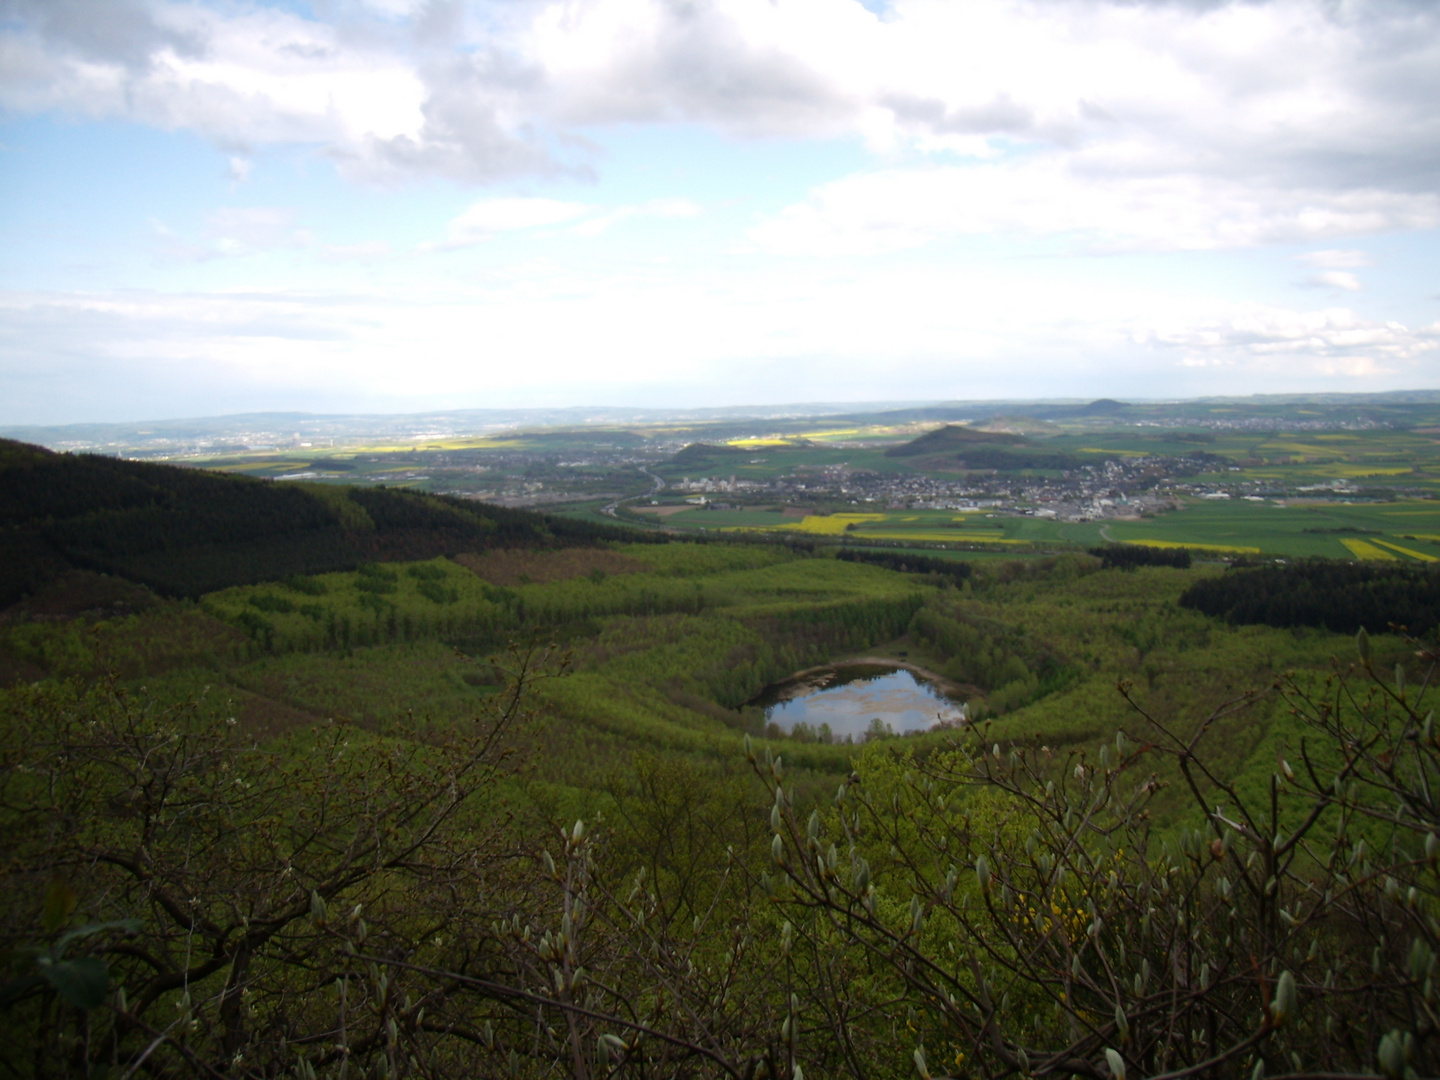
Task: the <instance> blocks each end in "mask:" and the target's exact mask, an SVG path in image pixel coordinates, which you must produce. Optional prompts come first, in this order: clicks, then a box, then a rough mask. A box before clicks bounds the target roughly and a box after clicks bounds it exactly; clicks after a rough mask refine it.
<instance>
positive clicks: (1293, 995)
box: [1270, 971, 1299, 1027]
mask: <svg viewBox="0 0 1440 1080" xmlns="http://www.w3.org/2000/svg"><path fill="white" fill-rule="evenodd" d="M1298 1002H1299V992H1298V991H1297V990H1296V989H1295V976H1294V975H1292V974H1290V972H1289V971H1282V972H1281V973H1280V979H1279V981H1278V982H1277V983H1276V984H1275V1000H1274V1001H1272V1002H1271V1003H1270V1019H1271V1020H1273V1021H1274V1022H1275V1026H1276V1027H1281V1026H1283V1025H1284V1024H1285V1022H1286V1021H1287V1020H1289V1019H1290V1018H1291V1017H1293V1016H1294V1015H1295V1008H1296V1005H1297V1003H1298Z"/></svg>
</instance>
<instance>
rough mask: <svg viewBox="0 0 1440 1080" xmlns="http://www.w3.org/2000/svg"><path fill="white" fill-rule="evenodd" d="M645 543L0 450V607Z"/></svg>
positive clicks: (461, 509)
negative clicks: (494, 552)
mask: <svg viewBox="0 0 1440 1080" xmlns="http://www.w3.org/2000/svg"><path fill="white" fill-rule="evenodd" d="M619 537H625V538H627V539H628V538H637V539H640V538H645V537H644V534H639V535H637V534H635V533H634V532H632V531H631V530H627V529H624V528H622V527H620V526H614V527H607V526H604V525H591V524H588V523H585V522H578V521H573V520H566V519H560V518H550V517H546V516H545V515H542V514H537V513H531V512H527V511H523V510H509V509H505V508H503V507H498V506H490V505H488V504H485V503H479V502H474V501H471V500H465V499H457V498H451V497H448V496H440V495H429V494H422V493H418V492H410V491H397V490H394V489H390V488H384V487H372V488H359V487H340V486H326V485H319V484H295V483H276V482H273V481H267V480H254V479H250V478H248V477H241V476H232V475H228V474H225V473H216V472H206V471H203V470H200V469H186V468H180V467H177V466H174V465H159V464H150V463H146V462H138V461H123V460H120V459H117V458H111V457H102V456H99V455H93V454H56V453H52V452H51V451H49V450H45V449H42V448H40V447H37V446H30V445H27V444H25V443H17V442H11V441H8V440H0V606H3V605H6V604H10V603H13V602H14V601H16V600H18V599H20V598H21V597H22V596H24V595H26V594H27V593H30V592H33V591H34V589H35V588H36V587H37V586H38V585H41V584H43V583H44V582H46V581H48V580H50V579H52V578H55V577H57V576H59V575H60V574H63V573H64V572H66V571H67V570H71V569H82V570H91V571H98V572H101V573H105V574H111V575H114V576H118V577H122V578H126V579H128V580H130V581H134V582H138V583H140V584H143V585H147V586H149V587H150V588H152V589H154V590H155V591H156V592H158V593H161V594H163V595H168V596H199V595H201V594H203V593H206V592H211V591H213V590H215V589H221V588H226V587H228V586H231V585H243V584H249V583H252V582H258V581H268V580H274V579H277V578H282V577H286V576H288V575H291V574H315V573H324V572H328V571H334V570H350V569H354V568H355V567H356V566H357V565H359V564H360V563H362V562H367V561H374V560H382V559H426V558H434V557H435V556H437V555H453V554H457V553H460V552H465V551H484V550H488V549H491V548H534V547H556V546H562V545H566V544H569V545H575V544H585V543H593V542H594V541H596V540H598V539H605V538H619Z"/></svg>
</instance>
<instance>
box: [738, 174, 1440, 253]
mask: <svg viewBox="0 0 1440 1080" xmlns="http://www.w3.org/2000/svg"><path fill="white" fill-rule="evenodd" d="M1101 166H1102V163H1100V162H1094V161H1087V160H1084V159H1075V158H1072V159H1071V160H1070V161H1068V162H1067V161H1065V160H1063V159H1061V158H1060V157H1058V156H1055V155H1046V156H1041V157H1035V158H1030V159H1026V160H1022V161H1018V162H1006V163H1002V164H982V165H972V166H964V167H961V166H945V167H937V168H930V169H908V170H886V171H882V172H874V173H866V174H861V175H857V176H851V177H846V178H845V179H842V180H837V181H834V182H832V183H829V184H825V185H822V186H821V187H819V188H817V189H816V190H815V191H813V192H812V193H811V195H810V197H809V198H808V199H807V200H806V201H805V202H803V203H800V204H798V205H795V206H792V207H790V208H788V209H786V210H785V211H784V212H782V213H781V214H780V215H778V216H777V217H775V218H773V219H771V220H770V221H767V222H764V223H762V224H761V225H759V226H757V227H756V228H754V229H752V230H751V232H750V239H751V241H752V242H753V243H754V244H755V245H756V246H757V247H759V248H761V249H763V250H766V251H770V252H774V253H777V254H789V255H836V254H875V253H879V252H885V251H898V250H904V249H907V248H916V247H920V246H922V245H924V244H927V243H929V242H931V241H932V240H935V239H937V238H942V237H947V236H957V235H975V234H983V233H1020V234H1027V235H1032V236H1038V235H1046V234H1066V233H1076V234H1082V236H1081V237H1080V242H1081V243H1082V244H1083V246H1084V247H1086V248H1089V249H1099V250H1125V249H1131V250H1134V249H1140V250H1211V249H1216V248H1234V247H1252V246H1255V245H1257V244H1265V243H1282V242H1293V241H1303V240H1314V239H1319V238H1324V237H1329V236H1346V235H1356V234H1362V233H1371V232H1383V231H1387V230H1391V229H1400V228H1429V227H1433V226H1434V225H1437V224H1440V196H1437V195H1434V194H1430V193H1416V194H1408V193H1396V192H1389V191H1384V190H1376V189H1364V190H1356V191H1346V192H1330V191H1324V190H1314V189H1311V190H1299V191H1297V190H1293V189H1276V188H1274V187H1269V186H1263V185H1256V184H1245V183H1239V182H1236V181H1230V180H1224V179H1219V178H1214V177H1206V176H1197V175H1169V176H1154V177H1128V176H1123V175H1119V176H1117V175H1114V172H1113V170H1102V167H1101Z"/></svg>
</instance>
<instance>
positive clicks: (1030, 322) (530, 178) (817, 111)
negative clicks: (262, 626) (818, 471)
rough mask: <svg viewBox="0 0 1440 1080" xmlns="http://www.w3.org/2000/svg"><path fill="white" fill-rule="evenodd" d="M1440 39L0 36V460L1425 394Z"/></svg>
mask: <svg viewBox="0 0 1440 1080" xmlns="http://www.w3.org/2000/svg"><path fill="white" fill-rule="evenodd" d="M1437 101H1440V4H1435V3H1433V2H1429V0H1426V2H1418V0H1417V2H1405V0H1390V2H1385V3H1380V2H1367V0H1274V2H1266V0H1244V2H1234V3H1225V2H1212V0H1123V2H1108V0H1024V2H1021V0H866V2H865V3H859V2H856V0H471V2H465V0H311V2H306V0H280V2H275V3H263V2H252V3H242V2H224V0H217V2H171V0H0V424H12V425H19V424H60V423H72V422H97V421H136V420H147V419H164V418H172V417H191V416H211V415H222V414H232V413H241V412H252V411H273V410H301V411H312V412H405V411H419V410H429V409H441V408H487V407H492V408H517V407H538V406H544V407H558V406H573V405H621V406H647V407H667V406H674V407H698V406H726V405H748V404H779V403H786V402H818V401H824V402H850V401H856V402H858V401H867V402H874V401H885V400H909V401H913V400H922V399H924V400H929V399H935V400H939V399H979V398H997V397H1003V398H1054V397H1079V398H1093V397H1102V396H1109V397H1119V398H1126V397H1128V398H1175V397H1192V396H1198V395H1207V394H1250V393H1287V392H1315V391H1340V392H1374V391H1383V390H1395V389H1417V388H1435V387H1440V108H1436V106H1435V103H1436V102H1437Z"/></svg>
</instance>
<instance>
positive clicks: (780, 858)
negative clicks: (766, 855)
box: [770, 833, 785, 863]
mask: <svg viewBox="0 0 1440 1080" xmlns="http://www.w3.org/2000/svg"><path fill="white" fill-rule="evenodd" d="M770 857H771V858H773V859H774V860H775V861H776V862H777V863H780V862H784V861H785V841H784V840H783V839H781V837H780V834H779V833H776V834H775V839H773V840H771V841H770Z"/></svg>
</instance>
